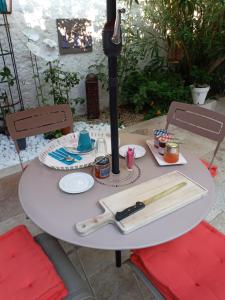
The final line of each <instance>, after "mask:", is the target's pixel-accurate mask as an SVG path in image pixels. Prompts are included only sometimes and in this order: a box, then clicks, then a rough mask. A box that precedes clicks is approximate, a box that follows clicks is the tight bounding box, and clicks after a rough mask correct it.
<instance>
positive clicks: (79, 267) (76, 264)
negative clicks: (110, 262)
mask: <svg viewBox="0 0 225 300" xmlns="http://www.w3.org/2000/svg"><path fill="white" fill-rule="evenodd" d="M68 257H69V259H70V260H71V262H72V264H73V265H74V267H75V268H76V270H77V271H78V273H79V274H80V276H81V277H82V278H83V279H84V280H85V279H86V276H85V274H84V271H85V273H86V274H87V272H86V269H84V271H83V268H82V265H81V261H80V258H79V257H78V253H77V249H76V248H74V249H73V251H72V252H70V253H69V254H68Z"/></svg>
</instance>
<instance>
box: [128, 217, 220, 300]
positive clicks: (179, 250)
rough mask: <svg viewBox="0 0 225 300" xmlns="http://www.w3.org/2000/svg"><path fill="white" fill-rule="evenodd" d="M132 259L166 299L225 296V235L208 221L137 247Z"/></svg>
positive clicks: (200, 299)
mask: <svg viewBox="0 0 225 300" xmlns="http://www.w3.org/2000/svg"><path fill="white" fill-rule="evenodd" d="M165 230H166V228H165ZM131 261H132V262H133V263H134V264H135V265H136V266H137V267H138V268H139V269H141V270H142V272H143V273H144V274H145V275H146V277H147V278H148V279H149V280H150V281H151V282H152V283H153V284H154V285H155V286H156V287H157V288H158V290H159V291H160V292H161V294H162V295H163V296H164V297H165V298H166V299H170V300H171V299H173V300H174V299H176V300H177V299H179V300H224V299H225V236H224V235H223V234H222V233H220V232H219V231H217V230H216V229H215V228H214V227H212V226H211V225H209V224H208V223H206V222H202V223H200V224H199V225H198V226H197V227H196V228H194V229H193V230H191V231H190V232H188V233H187V234H185V235H183V236H181V237H179V238H177V239H176V240H173V241H170V242H167V243H164V244H161V245H159V246H154V247H150V248H145V249H139V250H134V251H133V254H132V256H131Z"/></svg>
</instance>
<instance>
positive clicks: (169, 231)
mask: <svg viewBox="0 0 225 300" xmlns="http://www.w3.org/2000/svg"><path fill="white" fill-rule="evenodd" d="M146 139H149V138H148V137H145V136H142V135H136V134H123V135H121V145H124V144H130V143H132V144H139V145H142V146H144V147H145V148H146V155H145V156H144V157H142V158H139V159H137V160H136V162H137V164H138V165H139V167H140V169H141V177H140V178H139V179H138V180H137V181H136V182H135V183H133V184H132V186H133V185H137V184H139V183H141V182H144V181H146V180H149V179H151V178H154V177H157V176H160V175H162V174H165V173H168V172H171V171H173V170H178V171H180V172H182V173H184V174H185V175H187V176H189V177H190V178H192V179H193V180H195V181H196V182H198V183H199V184H201V185H202V186H204V187H205V188H207V189H208V195H207V196H206V197H204V198H201V199H200V200H197V201H195V202H193V203H191V204H190V205H187V206H185V207H184V208H182V209H179V210H177V211H175V212H173V213H171V214H169V215H167V216H165V217H162V218H160V219H158V220H157V221H154V222H152V223H150V224H149V225H147V226H144V227H142V228H141V229H138V230H136V231H134V232H132V233H130V234H128V235H124V234H122V233H121V232H120V231H119V229H118V228H117V227H116V225H113V224H109V225H106V226H105V227H103V228H101V229H99V230H98V231H96V232H94V233H92V234H90V235H88V236H86V237H82V236H80V235H79V234H78V233H77V232H76V230H75V229H74V224H75V223H77V222H79V221H82V220H85V219H87V218H90V217H93V216H96V215H98V214H101V213H103V211H102V208H101V207H100V206H99V204H98V200H100V199H101V198H103V197H106V196H109V195H111V194H113V193H117V192H119V191H122V190H124V189H126V188H129V187H131V185H129V186H126V187H119V188H118V187H117V188H116V187H108V186H104V185H101V184H99V183H97V182H95V185H94V187H93V188H92V189H91V190H89V191H87V192H85V193H82V194H76V195H74V194H66V193H64V192H62V191H61V190H60V189H59V187H58V182H59V180H60V178H62V177H63V176H64V175H65V174H68V173H72V172H76V171H68V172H67V171H58V170H53V169H50V168H48V167H46V166H44V165H42V164H41V163H40V162H39V160H38V159H35V160H34V161H32V162H31V163H30V165H29V166H28V167H27V168H26V170H25V171H24V173H23V175H22V177H21V179H20V183H19V199H20V201H21V204H22V207H23V209H24V211H25V213H26V214H27V216H28V217H30V219H31V220H32V221H33V222H34V223H36V224H37V225H38V226H39V227H40V228H41V229H43V230H44V231H45V232H47V233H49V234H51V235H52V236H55V237H56V238H59V239H61V240H64V241H67V242H69V243H72V244H75V245H80V246H85V247H90V248H98V249H111V250H123V249H137V248H144V247H148V246H153V245H157V244H160V243H163V242H166V241H169V240H172V239H174V238H176V237H178V236H180V235H182V234H184V233H185V232H187V231H189V230H190V229H192V228H193V227H195V226H196V225H197V224H198V223H199V222H200V221H201V220H202V219H203V218H204V217H205V216H206V214H207V213H208V211H209V209H210V206H211V204H212V202H213V201H214V198H215V193H214V182H213V179H212V178H211V176H210V173H209V171H208V170H207V169H206V168H205V166H204V165H203V164H202V162H201V161H200V160H199V159H198V158H197V157H195V156H193V155H192V154H190V153H187V152H185V149H183V150H182V149H181V151H182V153H183V154H184V156H185V158H186V159H187V161H188V163H187V164H186V165H179V166H166V167H160V166H159V165H158V164H157V162H156V161H155V159H154V157H153V156H152V154H151V152H150V150H149V149H148V147H147V145H146V144H145V141H146ZM183 147H185V145H183ZM79 171H81V170H79ZM83 171H84V172H87V173H90V168H86V169H83Z"/></svg>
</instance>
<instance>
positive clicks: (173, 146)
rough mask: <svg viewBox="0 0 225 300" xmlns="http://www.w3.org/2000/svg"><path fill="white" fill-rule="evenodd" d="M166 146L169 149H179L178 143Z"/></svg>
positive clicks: (170, 143)
mask: <svg viewBox="0 0 225 300" xmlns="http://www.w3.org/2000/svg"><path fill="white" fill-rule="evenodd" d="M166 146H167V147H168V148H173V149H174V148H178V147H179V145H178V144H177V143H174V142H169V143H167V144H166Z"/></svg>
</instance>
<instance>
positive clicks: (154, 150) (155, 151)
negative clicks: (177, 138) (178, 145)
mask: <svg viewBox="0 0 225 300" xmlns="http://www.w3.org/2000/svg"><path fill="white" fill-rule="evenodd" d="M146 144H147V145H148V147H149V149H150V150H151V152H152V154H153V156H154V157H155V159H156V161H157V162H158V164H159V165H160V166H171V165H185V164H186V163H187V161H186V159H185V158H184V156H183V154H182V153H180V155H179V160H178V161H177V162H176V163H172V164H171V163H168V162H166V161H165V160H164V159H163V156H162V155H161V154H159V152H158V149H157V148H156V147H155V146H154V142H153V141H150V140H147V141H146Z"/></svg>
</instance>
